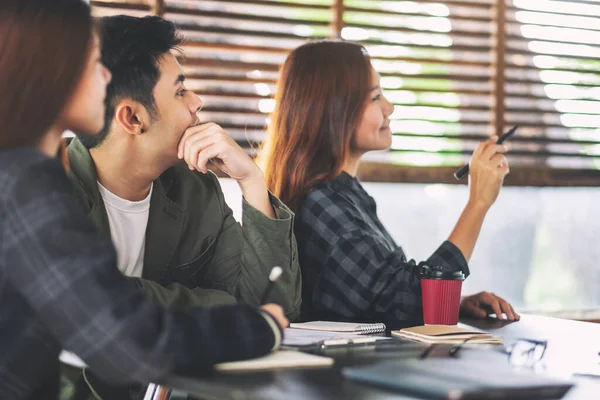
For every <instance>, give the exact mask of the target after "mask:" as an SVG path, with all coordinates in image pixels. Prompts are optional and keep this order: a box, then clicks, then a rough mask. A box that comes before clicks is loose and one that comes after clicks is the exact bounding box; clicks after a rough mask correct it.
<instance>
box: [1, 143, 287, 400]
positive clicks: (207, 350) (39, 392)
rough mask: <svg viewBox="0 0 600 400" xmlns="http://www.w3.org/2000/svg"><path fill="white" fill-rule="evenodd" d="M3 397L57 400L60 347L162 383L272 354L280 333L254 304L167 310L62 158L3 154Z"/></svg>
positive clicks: (118, 379)
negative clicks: (88, 205)
mask: <svg viewBox="0 0 600 400" xmlns="http://www.w3.org/2000/svg"><path fill="white" fill-rule="evenodd" d="M0 239H1V242H0V332H1V334H0V335H1V337H2V340H1V341H0V399H39V398H43V399H53V398H54V399H55V398H56V397H57V393H58V382H59V361H58V354H59V352H60V350H61V349H63V348H64V349H67V350H70V351H73V352H75V353H76V354H78V355H79V356H80V357H81V358H82V359H83V360H84V361H85V362H86V363H87V364H88V365H89V366H90V367H91V368H92V370H93V371H94V372H96V373H97V374H98V375H99V376H101V377H102V378H104V379H107V380H109V381H112V382H115V383H129V382H140V383H144V382H148V381H160V380H161V378H163V377H165V376H166V375H167V374H168V373H179V374H192V373H194V372H197V371H200V370H202V369H204V368H207V367H210V366H212V365H213V364H215V363H217V362H222V361H228V360H234V359H243V358H248V357H253V356H258V355H262V354H265V353H267V352H269V351H270V350H271V349H272V348H273V347H275V346H277V345H278V342H279V339H280V336H281V335H280V331H279V329H278V327H277V326H276V324H275V322H274V321H273V320H272V319H271V317H270V316H266V315H264V314H262V313H260V312H257V311H256V310H255V309H253V308H250V307H248V306H242V305H233V306H222V307H213V308H197V309H188V310H186V311H183V310H171V311H168V310H165V309H162V308H160V307H159V306H156V305H153V304H151V302H150V301H149V300H148V299H147V298H146V297H145V295H144V294H143V292H142V290H141V289H140V287H139V286H138V284H137V283H136V282H135V281H134V280H131V279H128V278H125V277H123V276H122V275H121V273H120V272H119V270H118V269H117V267H116V257H115V252H114V250H113V247H112V245H111V243H110V240H109V239H108V238H105V237H103V236H101V235H100V234H98V233H97V232H96V230H95V228H94V227H93V225H92V223H91V221H89V220H88V218H87V217H86V215H85V213H84V211H83V209H82V207H81V205H80V203H79V200H77V199H76V198H75V197H74V195H73V194H72V188H71V186H70V183H69V181H68V180H67V177H66V175H65V173H64V171H63V169H62V167H61V166H60V164H59V163H58V162H57V161H56V160H53V159H49V158H48V157H46V156H45V155H43V154H42V153H40V152H39V151H37V150H35V149H33V148H21V149H14V150H3V151H0Z"/></svg>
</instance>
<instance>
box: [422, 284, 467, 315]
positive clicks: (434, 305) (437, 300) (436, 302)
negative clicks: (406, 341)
mask: <svg viewBox="0 0 600 400" xmlns="http://www.w3.org/2000/svg"><path fill="white" fill-rule="evenodd" d="M462 282H463V280H462V279H452V280H449V279H428V278H422V279H421V292H422V294H423V321H424V322H425V324H427V325H456V324H458V312H459V310H460V292H461V289H462Z"/></svg>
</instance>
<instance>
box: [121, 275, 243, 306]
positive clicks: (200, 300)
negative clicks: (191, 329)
mask: <svg viewBox="0 0 600 400" xmlns="http://www.w3.org/2000/svg"><path fill="white" fill-rule="evenodd" d="M131 279H134V280H135V281H137V283H138V284H139V285H140V286H141V287H142V289H143V290H144V292H145V293H146V294H147V295H148V297H149V298H150V300H152V302H154V303H156V304H160V305H162V306H165V307H172V308H186V307H195V306H216V305H224V304H235V303H236V299H235V297H233V296H232V295H230V294H229V293H227V292H224V291H222V290H216V289H205V288H198V287H197V288H194V289H190V288H188V287H186V286H184V285H181V284H179V283H172V284H170V285H168V286H166V287H164V286H161V285H160V284H158V283H156V282H153V281H150V280H148V279H142V278H131Z"/></svg>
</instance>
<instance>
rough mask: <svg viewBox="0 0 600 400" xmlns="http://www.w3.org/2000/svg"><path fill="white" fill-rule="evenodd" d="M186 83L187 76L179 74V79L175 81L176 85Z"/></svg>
mask: <svg viewBox="0 0 600 400" xmlns="http://www.w3.org/2000/svg"><path fill="white" fill-rule="evenodd" d="M183 82H185V75H184V74H179V76H177V79H175V85H179V84H180V83H183Z"/></svg>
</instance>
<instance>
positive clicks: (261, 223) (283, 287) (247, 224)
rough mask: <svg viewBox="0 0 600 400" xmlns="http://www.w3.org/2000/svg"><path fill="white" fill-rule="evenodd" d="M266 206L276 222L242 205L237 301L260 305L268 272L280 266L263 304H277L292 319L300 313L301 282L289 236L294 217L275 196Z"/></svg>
mask: <svg viewBox="0 0 600 400" xmlns="http://www.w3.org/2000/svg"><path fill="white" fill-rule="evenodd" d="M270 204H272V208H273V209H275V210H277V219H270V218H266V217H265V216H264V215H263V214H262V213H261V212H260V211H259V210H257V209H255V208H254V207H252V206H250V204H245V205H244V215H243V227H242V236H243V244H242V246H243V257H242V263H243V269H242V272H241V275H240V282H239V285H238V290H239V293H240V298H242V299H244V300H245V301H247V302H249V304H255V305H260V304H259V303H260V301H261V300H262V299H261V298H262V294H263V293H264V290H265V289H266V286H267V282H268V279H267V278H268V276H269V273H270V271H271V269H272V268H273V267H274V266H276V265H277V266H280V267H281V268H282V269H283V274H282V275H281V277H280V278H279V280H278V281H277V284H276V285H275V286H274V287H273V290H272V291H271V293H270V295H269V298H268V299H267V302H272V303H276V304H279V305H281V306H282V307H283V309H284V311H285V313H286V316H287V317H288V318H289V319H290V320H294V319H295V318H296V317H297V316H298V315H299V311H300V302H301V281H302V278H301V275H300V265H299V264H298V256H297V246H296V240H295V238H294V234H293V221H294V216H293V213H292V212H291V211H290V210H289V209H288V208H287V207H286V206H285V205H284V204H283V203H281V201H280V200H279V199H277V198H276V197H275V196H271V198H270Z"/></svg>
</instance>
